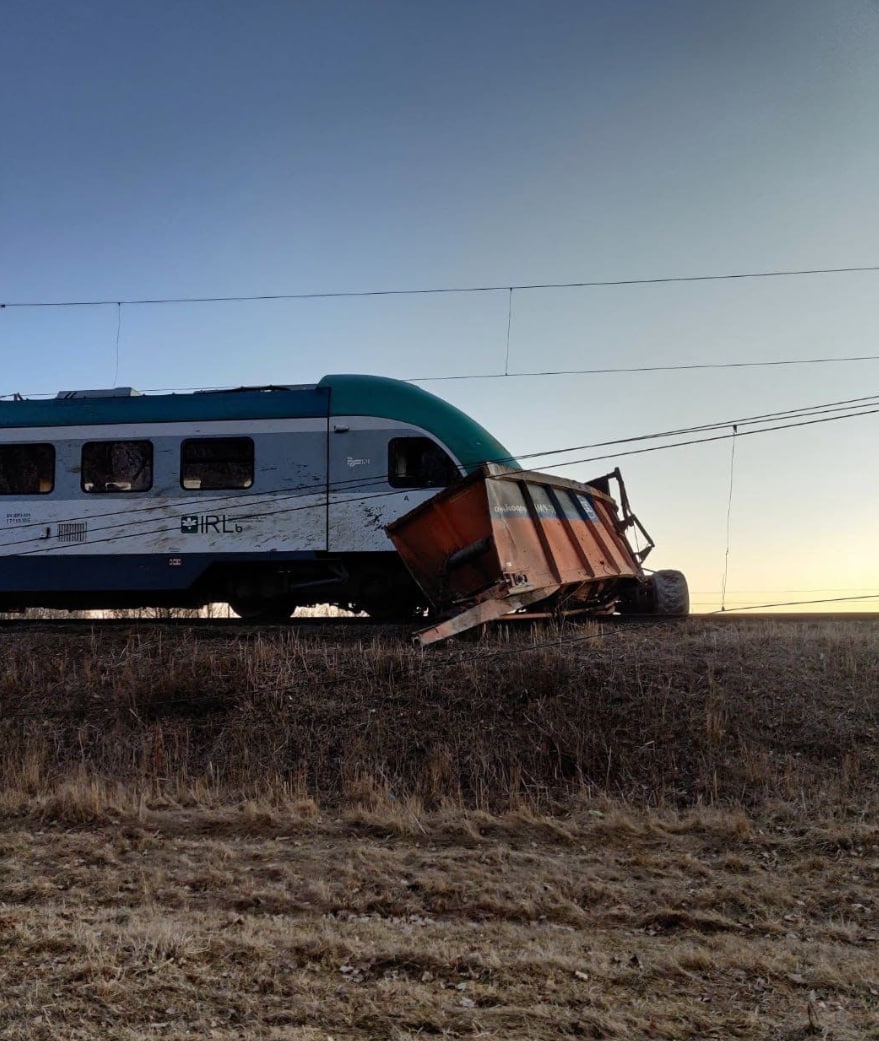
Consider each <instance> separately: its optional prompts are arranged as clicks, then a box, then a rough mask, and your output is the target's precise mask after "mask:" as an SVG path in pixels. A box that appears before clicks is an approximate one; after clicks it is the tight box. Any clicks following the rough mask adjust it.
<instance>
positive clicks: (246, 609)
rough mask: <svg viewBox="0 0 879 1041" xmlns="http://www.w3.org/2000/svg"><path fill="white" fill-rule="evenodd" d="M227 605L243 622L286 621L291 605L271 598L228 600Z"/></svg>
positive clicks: (291, 610)
mask: <svg viewBox="0 0 879 1041" xmlns="http://www.w3.org/2000/svg"><path fill="white" fill-rule="evenodd" d="M229 606H230V607H231V608H232V610H233V611H234V612H235V614H237V615H238V617H239V618H240V619H242V621H245V622H265V623H270V622H286V621H287V620H288V619H289V617H290V615H292V614H293V605H292V604H289V603H279V602H278V601H273V600H230V601H229Z"/></svg>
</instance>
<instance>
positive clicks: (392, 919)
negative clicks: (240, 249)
mask: <svg viewBox="0 0 879 1041" xmlns="http://www.w3.org/2000/svg"><path fill="white" fill-rule="evenodd" d="M58 811H59V807H58V806H57V805H56V806H55V807H54V810H53V809H52V808H51V807H44V810H43V813H42V816H41V817H40V818H20V817H19V818H15V817H7V818H6V819H5V821H4V822H3V825H2V831H0V978H2V980H3V987H2V990H0V1037H2V1038H8V1039H19V1038H20V1039H24V1038H27V1039H34V1041H37V1039H47V1041H48V1039H61V1038H64V1039H68V1038H69V1039H74V1038H113V1039H117V1038H118V1039H126V1041H128V1039H134V1038H138V1039H140V1038H152V1037H156V1038H158V1037H161V1038H183V1037H187V1038H191V1037H200V1038H240V1037H248V1038H279V1039H280V1038H290V1039H293V1038H296V1039H303V1041H304V1039H309V1041H312V1039H314V1041H317V1039H321V1041H329V1039H335V1041H341V1039H343V1038H345V1039H347V1038H352V1039H353V1038H388V1039H403V1038H416V1037H418V1038H421V1037H431V1036H434V1037H450V1038H451V1037H466V1038H504V1039H514V1038H522V1039H526V1038H527V1039H542V1038H558V1037H586V1038H669V1039H671V1038H674V1039H693V1041H695V1039H705V1038H723V1039H726V1038H751V1039H764V1038H765V1039H778V1041H794V1039H799V1038H808V1037H824V1038H829V1039H838V1041H842V1039H865V1038H879V886H877V882H879V829H877V827H876V826H875V824H874V823H873V821H872V820H870V821H857V820H851V819H848V820H845V821H840V822H824V823H818V822H809V814H808V810H807V808H805V807H803V808H801V812H800V813H799V814H796V813H794V812H792V810H791V808H790V807H780V808H778V809H777V811H776V812H774V813H773V812H769V811H766V812H764V813H763V814H762V815H761V817H760V818H759V819H755V818H748V817H746V816H745V815H744V814H743V813H742V812H741V811H735V810H724V809H711V810H708V809H694V810H690V811H677V812H672V811H648V810H643V809H642V810H636V809H633V808H631V807H626V806H624V805H622V804H618V803H617V804H615V803H613V802H612V801H607V800H605V801H600V800H599V801H593V802H584V803H583V804H582V805H580V806H578V807H574V808H572V811H571V813H569V814H567V815H564V816H558V817H546V816H538V815H536V814H531V813H527V812H518V813H507V814H504V815H500V816H490V815H488V814H486V813H480V812H478V811H472V810H471V811H466V810H462V809H460V808H459V809H454V810H451V809H450V810H448V811H443V810H439V811H436V812H434V813H431V814H417V813H416V812H414V811H412V812H410V811H409V810H408V809H407V807H406V806H400V807H397V808H394V807H389V808H385V809H384V810H381V811H378V810H377V811H366V810H363V809H361V810H358V811H352V812H350V813H348V814H347V815H345V816H342V817H324V816H321V815H319V814H318V811H317V807H316V806H314V804H310V803H308V801H307V800H305V801H303V802H302V803H301V804H300V805H299V806H298V807H292V806H291V807H289V808H287V809H285V810H277V809H276V810H271V809H265V808H260V807H258V806H256V805H254V804H250V805H248V804H242V805H240V806H238V807H236V808H227V809H221V808H220V809H213V810H210V809H205V808H203V807H202V808H189V809H187V808H185V807H180V806H176V807H175V806H166V807H165V808H157V809H147V808H144V809H142V810H141V812H139V813H138V814H137V815H134V816H132V817H131V818H129V819H116V818H115V817H114V816H113V814H112V812H108V813H106V814H105V815H104V816H103V817H99V818H98V819H95V820H93V821H91V822H88V821H84V822H82V823H79V824H71V823H69V821H65V819H64V814H63V813H60V812H58Z"/></svg>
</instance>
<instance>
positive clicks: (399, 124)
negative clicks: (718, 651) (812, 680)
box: [0, 0, 879, 606]
mask: <svg viewBox="0 0 879 1041" xmlns="http://www.w3.org/2000/svg"><path fill="white" fill-rule="evenodd" d="M0 13H2V15H3V24H4V31H3V34H2V37H0V127H2V135H0V229H2V234H0V300H3V301H25V300H64V299H94V298H101V299H110V300H117V299H127V298H142V297H155V296H178V295H180V296H191V295H196V296H197V295H211V296H213V295H223V294H251V293H256V294H258V293H284V292H299V291H305V292H307V291H325V290H360V289H372V288H378V289H384V288H409V287H411V288H418V287H428V286H452V285H467V284H479V285H484V284H496V285H510V284H520V283H531V282H552V281H563V282H567V281H581V280H592V279H599V280H600V279H617V278H622V279H626V278H640V277H647V278H649V277H654V276H662V275H679V274H701V273H722V272H729V271H747V270H765V269H773V268H785V269H790V268H813V267H835V266H848V265H869V264H876V263H879V245H877V243H879V206H877V201H876V187H875V186H876V185H877V184H879V136H877V127H879V63H877V61H876V54H877V53H879V4H877V3H875V2H872V0H837V2H835V3H833V4H828V3H826V2H824V0H820V2H819V0H806V2H795V0H768V2H750V0H744V2H740V3H736V4H722V3H719V2H704V0H702V2H689V3H688V2H677V0H671V2H668V3H663V4H659V3H655V2H654V3H647V2H630V0H617V2H613V3H611V2H606V3H586V2H579V3H566V2H565V3H563V2H558V3H548V4H537V3H515V2H514V3H509V2H506V3H500V2H498V3H493V2H470V3H464V2H460V3H456V2H452V3H444V4H426V3H419V2H415V3H413V2H407V3H385V2H376V3H348V4H345V3H304V2H303V3H294V2H287V3H281V2H267V0H255V2H253V3H251V4H248V5H243V4H240V3H227V2H221V0H212V2H203V0H186V2H176V3H169V2H161V0H160V2H152V3H150V4H134V3H118V2H117V3H102V2H83V3H80V4H76V5H73V4H68V3H55V2H39V0H36V2H28V3H20V2H18V0H0ZM877 289H879V275H875V274H865V275H852V276H838V275H835V276H827V277H825V278H808V279H807V278H803V279H798V280H793V279H792V280H781V279H771V280H766V281H762V282H728V283H707V284H706V283H693V284H686V285H671V286H652V287H617V288H606V289H589V290H545V291H544V290H542V291H534V292H529V293H524V292H523V293H518V294H516V295H515V297H514V300H513V317H512V326H511V336H510V368H511V370H512V371H517V370H518V371H533V370H535V369H546V368H593V367H603V366H613V365H644V364H657V363H659V364H661V363H669V364H675V363H686V362H693V361H726V360H757V359H765V358H785V357H816V356H826V355H855V354H873V353H879V350H877V347H876V344H877V331H879V298H877ZM116 327H117V313H116V309H115V308H113V307H108V308H96V309H86V308H78V309H69V310H68V309H64V310H19V309H15V310H13V309H10V308H7V309H5V310H0V358H2V363H3V368H2V378H0V392H12V391H20V392H24V393H34V392H47V391H55V390H57V389H61V388H70V387H90V386H107V385H110V384H111V383H112V382H113V380H114V378H117V366H116V347H115V341H116ZM506 328H507V297H506V294H504V293H498V294H485V295H476V296H442V297H409V298H400V297H393V298H380V299H366V300H325V301H298V302H273V303H263V304H222V305H211V306H202V305H185V306H184V305H174V306H170V305H169V306H165V307H154V308H145V307H126V308H123V311H122V316H121V329H120V337H119V363H118V382H119V383H121V384H132V385H134V386H137V387H140V388H144V389H147V388H158V387H193V386H203V385H218V384H241V383H264V382H275V383H281V382H306V381H310V380H315V379H318V378H319V377H320V376H321V375H323V374H324V373H326V372H344V371H361V372H372V373H379V374H385V375H394V376H403V377H416V376H423V375H427V376H430V375H444V374H458V373H484V372H490V371H498V370H499V369H502V368H503V365H504V355H505V350H506ZM876 376H877V363H862V364H858V365H847V366H842V365H841V366H833V367H830V366H826V367H824V366H822V367H818V366H815V367H808V368H785V369H762V370H761V369H753V370H740V371H720V372H698V373H677V374H676V373H666V374H644V375H637V376H636V375H628V376H626V375H620V376H600V377H599V376H591V377H590V376H579V377H565V378H561V377H555V378H548V377H547V378H541V379H527V380H526V379H519V380H506V381H501V380H492V381H479V380H474V381H467V382H446V383H437V384H427V385H426V386H428V388H429V389H433V390H435V391H437V392H438V393H441V394H442V395H443V396H445V397H447V398H449V399H450V400H452V401H454V402H455V403H456V404H458V405H460V406H461V407H463V408H464V409H465V410H467V411H468V412H470V413H471V414H473V415H474V416H475V417H476V418H478V419H479V420H480V421H482V422H483V423H484V424H485V425H486V426H488V427H489V428H490V429H491V430H492V431H493V432H494V433H495V434H496V435H497V436H498V437H499V438H500V439H501V440H502V441H504V442H505V443H506V444H507V445H508V446H509V447H510V448H511V449H512V450H513V451H515V452H521V453H525V452H530V451H535V450H538V449H549V448H556V447H560V446H563V445H570V444H581V443H584V442H587V441H593V440H594V441H598V440H605V439H607V438H611V437H624V436H629V435H631V434H638V433H644V432H649V431H654V430H662V429H667V428H669V427H677V426H681V425H685V424H689V423H702V422H707V421H712V420H718V419H725V418H732V417H736V416H740V415H747V414H751V413H756V412H763V411H770V410H772V411H774V410H777V409H782V408H787V407H794V406H798V405H807V404H811V403H817V402H823V401H830V400H834V399H841V398H849V397H855V396H858V395H862V394H869V393H871V392H872V388H873V382H872V381H873V380H874V379H875V378H876ZM875 439H876V419H875V418H874V417H868V418H863V419H857V420H851V421H848V422H844V423H838V424H827V425H825V426H819V427H815V428H812V429H807V430H800V431H791V432H788V433H783V434H776V435H766V436H765V437H763V438H751V439H749V440H747V441H745V440H743V441H741V442H740V443H739V445H738V448H737V465H736V485H735V488H734V496H733V509H732V548H731V552H730V575H729V582H728V588H729V589H730V590H731V591H732V593H733V594H735V595H732V594H731V595H730V598H729V599H730V600H738V601H740V602H745V601H749V602H760V601H761V600H765V599H770V598H771V597H769V596H763V595H762V594H763V592H766V593H767V594H768V593H773V592H775V591H779V592H784V593H786V592H787V591H790V590H800V589H803V590H811V589H819V590H829V591H831V592H830V593H829V594H828V595H834V593H833V591H836V590H841V591H847V590H852V591H853V592H857V591H865V592H871V591H872V592H879V567H877V566H876V565H875V564H873V562H872V561H873V542H874V535H873V523H872V516H873V514H874V513H875V512H876V508H877V506H879V492H877V491H876V489H875V487H874V483H875V482H873V480H872V471H871V467H870V462H871V458H872V448H873V445H874V444H875V443H876V440H875ZM620 462H621V464H622V465H623V470H624V473H625V474H626V476H627V479H628V483H629V485H630V494H631V497H632V500H633V503H634V505H635V506H636V508H637V509H638V510H639V512H640V514H641V516H642V519H643V520H644V522H645V523H646V525H647V526H648V528H650V529H651V530H652V532H653V533H654V535H655V537H656V540H657V542H658V543H659V549H658V550H657V551H656V554H655V557H654V559H655V560H656V566H672V567H680V568H682V569H683V570H684V571H686V572H687V573H688V574H689V576H690V580H691V587H692V588H693V589H694V591H695V593H696V594H697V595H694V600H696V601H698V602H700V603H704V604H705V605H706V606H708V605H710V604H712V603H714V600H716V596H713V594H716V592H717V591H718V590H719V588H720V578H721V575H722V571H723V557H724V550H725V524H726V505H727V495H728V490H729V488H728V471H729V446H728V444H726V443H721V444H720V445H714V446H704V447H700V448H687V449H679V450H675V451H669V452H665V453H657V454H655V455H650V456H644V457H634V458H632V459H628V460H626V459H621V460H620ZM612 465H613V460H609V466H612ZM602 469H603V467H602V466H601V464H593V465H591V466H587V467H573V468H571V470H570V473H571V475H572V476H577V477H580V478H588V477H589V476H590V475H593V474H594V473H595V472H596V470H602ZM751 591H753V592H754V593H755V596H754V597H750V596H749V593H750V592H751ZM740 593H741V595H739V594H740ZM838 595H844V593H843V592H840V593H839V594H838ZM786 598H789V599H798V598H801V597H800V596H799V594H797V595H793V594H792V595H791V596H789V597H786ZM802 598H803V599H806V598H807V597H806V596H805V595H804V596H803V597H802Z"/></svg>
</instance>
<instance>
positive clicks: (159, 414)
mask: <svg viewBox="0 0 879 1041" xmlns="http://www.w3.org/2000/svg"><path fill="white" fill-rule="evenodd" d="M322 416H327V417H333V416H377V417H380V418H382V419H394V420H398V421H399V422H402V423H409V424H412V425H413V426H419V427H422V428H423V429H424V430H427V431H429V432H430V433H431V434H433V435H434V436H435V437H436V438H437V439H438V440H440V441H442V442H443V444H445V445H447V446H448V447H449V448H450V449H451V450H452V452H453V453H454V454H455V455H456V456H457V458H458V459H459V460H460V461H461V463H462V464H463V466H464V467H465V469H467V470H468V471H469V470H472V469H474V468H475V467H476V466H477V465H478V464H479V463H481V462H485V461H486V460H498V461H505V462H507V465H511V466H515V465H516V463H515V460H514V459H513V458H512V457H511V456H510V454H509V452H508V451H507V450H506V449H505V448H504V446H503V445H502V444H501V443H500V442H499V441H497V440H496V439H495V438H494V437H492V435H491V434H490V433H489V432H488V431H487V430H486V429H485V428H484V427H482V426H480V424H479V423H477V422H476V421H475V420H473V419H471V418H470V417H469V416H468V415H467V414H466V413H464V412H462V411H461V410H460V409H458V408H455V406H454V405H450V404H449V403H448V402H447V401H443V399H442V398H438V397H437V396H436V395H435V394H431V393H429V392H428V391H426V390H422V389H421V388H420V387H416V386H414V385H413V384H411V383H405V382H404V381H402V380H394V379H388V378H387V377H384V376H362V375H349V374H344V375H335V376H324V378H323V379H322V380H321V381H320V383H315V384H304V385H300V386H271V387H240V388H236V389H230V390H222V391H196V392H194V393H186V394H138V393H137V392H136V391H132V390H131V389H130V388H115V389H113V390H106V391H65V392H62V393H60V394H59V395H58V397H56V398H51V399H48V400H39V401H35V400H32V399H25V400H14V401H0V429H6V430H8V429H23V428H28V427H41V428H46V427H69V426H99V425H108V426H109V425H113V424H121V423H124V424H126V425H127V424H132V423H134V424H138V423H144V424H151V423H175V422H176V423H181V422H190V421H191V422H199V421H202V422H205V421H222V420H247V419H299V418H319V417H322Z"/></svg>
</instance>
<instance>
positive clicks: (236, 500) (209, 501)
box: [16, 396, 879, 544]
mask: <svg viewBox="0 0 879 1041" xmlns="http://www.w3.org/2000/svg"><path fill="white" fill-rule="evenodd" d="M849 402H851V403H852V404H851V406H849V403H848V402H846V401H842V402H828V403H824V404H820V405H813V406H802V407H799V408H795V409H787V410H784V411H780V412H768V413H763V414H762V415H756V416H750V417H746V418H742V420H737V421H722V422H720V423H717V424H707V425H702V426H694V427H688V428H687V427H684V428H678V429H676V430H673V431H663V432H660V433H654V434H642V435H637V436H635V437H631V438H621V439H618V440H610V441H596V442H593V443H587V445H579V446H573V447H569V448H567V449H557V450H549V451H543V452H537V453H533V454H531V455H530V456H529V455H520V456H519V457H518V458H519V459H520V460H522V459H527V458H532V457H545V456H551V455H554V454H561V453H566V454H567V453H570V452H574V451H582V450H584V449H589V448H604V447H612V446H616V445H626V443H630V442H632V441H642V440H651V439H657V438H661V437H668V436H677V435H683V434H686V433H692V432H701V431H710V430H713V429H723V428H726V427H729V426H731V425H732V424H735V425H738V426H744V425H746V424H751V423H756V422H760V421H761V420H767V421H769V420H774V418H779V417H781V418H785V417H790V418H798V420H799V418H802V417H803V416H808V415H814V414H818V415H822V414H824V413H825V412H826V411H831V412H834V411H838V407H843V408H850V409H851V410H850V411H849V412H848V413H847V414H846V415H831V416H829V417H828V418H830V420H834V418H851V417H854V416H857V415H860V414H871V413H872V412H873V411H875V409H872V408H871V409H865V410H861V406H863V405H873V404H879V397H877V396H869V397H865V398H858V399H849ZM800 425H806V424H805V423H803V424H800V423H784V424H782V425H781V426H780V427H770V428H764V429H765V430H775V429H787V428H789V427H795V426H800ZM761 432H763V430H762V429H761V430H755V431H751V433H761ZM726 436H730V435H726ZM718 439H723V438H697V439H696V440H693V441H684V442H678V443H676V445H673V446H657V447H655V449H650V450H642V451H654V450H658V449H662V448H665V447H669V448H672V447H678V445H689V443H701V442H702V441H710V440H718ZM627 454H635V453H626V452H616V453H612V455H613V456H618V455H627ZM610 457H611V456H610V455H603V456H594V457H592V458H591V459H589V460H588V461H598V460H601V459H607V458H610ZM485 461H487V462H500V463H509V462H511V461H512V457H510V456H504V457H499V458H496V459H489V460H485ZM577 461H578V460H564V461H562V462H558V463H553V464H547V465H544V467H543V468H545V469H550V468H557V467H559V466H566V465H573V464H575V463H576V462H577ZM579 461H582V460H579ZM376 483H377V478H376V477H374V476H371V477H366V478H351V479H349V480H347V481H336V482H326V483H325V482H320V483H318V482H313V481H312V482H309V483H308V484H302V485H298V486H294V487H292V488H290V489H288V490H287V491H286V492H285V493H284V494H282V496H278V494H277V493H273V501H274V502H281V501H285V500H290V499H298V498H304V497H309V496H316V494H317V496H321V494H324V493H325V492H331V493H353V492H356V491H357V490H360V489H367V488H372V487H374V486H375V484H376ZM399 490H400V489H392V490H391V491H381V492H376V493H371V494H370V496H369V497H363V498H380V497H382V496H393V494H397V493H398V492H399ZM242 501H245V502H252V501H253V497H252V494H249V496H247V497H246V498H244V500H243V497H242V496H241V493H240V492H237V493H232V492H228V491H227V492H226V493H224V494H221V496H209V497H204V496H202V494H191V496H190V497H189V498H184V499H175V500H174V506H175V507H178V508H185V507H193V508H196V507H201V508H202V509H203V508H205V507H210V508H212V509H220V508H223V507H224V506H225V507H226V508H231V507H232V506H234V505H241V503H242ZM168 505H169V504H167V503H162V502H159V503H147V504H145V505H143V506H139V507H136V508H133V509H129V511H128V514H127V516H128V517H130V516H132V514H133V515H136V514H141V513H149V512H155V511H160V510H165V509H167V508H168ZM301 508H302V509H311V508H313V504H309V505H307V506H303V507H301ZM118 515H119V512H118V507H115V508H112V509H109V510H108V511H107V512H106V513H90V514H87V515H83V516H81V517H79V518H77V519H83V521H94V519H101V518H105V517H114V518H116V517H117V516H118ZM125 523H127V522H125ZM132 523H134V522H132ZM118 526H119V525H107V526H106V528H114V527H118ZM42 527H43V525H42V522H32V523H30V524H26V525H21V526H19V527H18V528H17V529H16V530H17V531H26V530H27V529H28V528H37V529H42ZM98 530H100V529H98ZM26 541H43V537H42V536H40V537H36V538H32V539H27V540H26ZM17 544H20V543H17Z"/></svg>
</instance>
